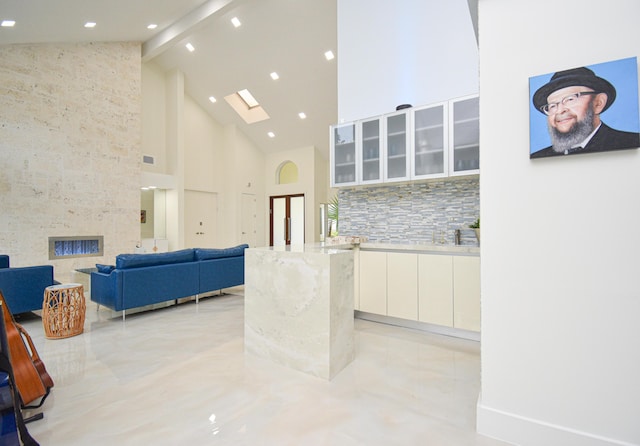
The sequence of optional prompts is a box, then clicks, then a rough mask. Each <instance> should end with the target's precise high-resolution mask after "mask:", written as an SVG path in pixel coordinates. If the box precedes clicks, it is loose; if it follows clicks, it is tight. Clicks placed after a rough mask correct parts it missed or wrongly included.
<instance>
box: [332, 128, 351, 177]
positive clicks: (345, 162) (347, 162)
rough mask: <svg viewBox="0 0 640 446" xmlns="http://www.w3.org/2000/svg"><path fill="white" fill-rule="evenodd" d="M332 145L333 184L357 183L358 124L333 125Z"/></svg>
mask: <svg viewBox="0 0 640 446" xmlns="http://www.w3.org/2000/svg"><path fill="white" fill-rule="evenodd" d="M331 146H332V150H331V154H332V155H333V162H332V163H331V165H332V166H333V171H332V174H333V175H332V180H333V184H336V185H337V184H342V185H345V184H355V183H356V165H357V162H356V125H355V124H354V123H351V124H344V125H339V126H334V127H332V135H331Z"/></svg>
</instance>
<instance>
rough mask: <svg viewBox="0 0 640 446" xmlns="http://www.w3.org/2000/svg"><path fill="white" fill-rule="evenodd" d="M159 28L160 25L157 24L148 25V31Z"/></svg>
mask: <svg viewBox="0 0 640 446" xmlns="http://www.w3.org/2000/svg"><path fill="white" fill-rule="evenodd" d="M157 27H158V25H156V24H155V23H150V24H148V25H147V29H156V28H157Z"/></svg>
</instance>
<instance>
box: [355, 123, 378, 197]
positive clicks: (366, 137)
mask: <svg viewBox="0 0 640 446" xmlns="http://www.w3.org/2000/svg"><path fill="white" fill-rule="evenodd" d="M357 133H358V135H361V136H360V138H358V141H359V148H358V153H359V154H360V157H359V160H361V161H360V172H361V175H359V178H358V179H359V181H360V184H366V183H379V182H380V181H381V180H382V164H383V159H382V156H383V154H382V119H380V118H371V119H365V120H362V121H358V123H357Z"/></svg>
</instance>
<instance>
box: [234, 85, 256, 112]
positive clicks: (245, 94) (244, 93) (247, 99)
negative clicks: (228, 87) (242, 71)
mask: <svg viewBox="0 0 640 446" xmlns="http://www.w3.org/2000/svg"><path fill="white" fill-rule="evenodd" d="M238 96H240V98H241V99H242V100H243V101H244V103H245V104H247V107H249V109H252V108H254V107H257V106H258V105H260V104H259V103H258V101H256V98H254V97H253V95H252V94H251V93H249V90H247V89H246V88H245V89H244V90H240V91H239V92H238Z"/></svg>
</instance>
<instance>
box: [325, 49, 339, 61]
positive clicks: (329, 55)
mask: <svg viewBox="0 0 640 446" xmlns="http://www.w3.org/2000/svg"><path fill="white" fill-rule="evenodd" d="M324 57H325V58H326V59H327V60H333V58H334V57H336V56H334V55H333V51H331V50H329V51H327V52H326V53H324Z"/></svg>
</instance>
